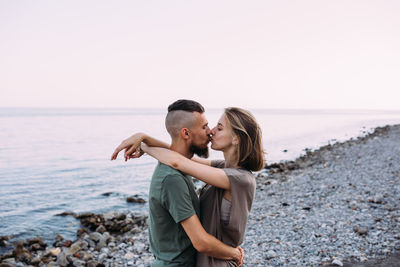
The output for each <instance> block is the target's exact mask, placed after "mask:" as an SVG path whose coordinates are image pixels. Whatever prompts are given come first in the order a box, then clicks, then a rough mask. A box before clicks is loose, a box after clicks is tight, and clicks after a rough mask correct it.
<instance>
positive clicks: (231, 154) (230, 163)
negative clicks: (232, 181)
mask: <svg viewBox="0 0 400 267" xmlns="http://www.w3.org/2000/svg"><path fill="white" fill-rule="evenodd" d="M236 157H237V156H236V151H235V149H234V148H233V147H232V149H229V150H227V151H224V159H225V168H239V167H238V165H237V159H236Z"/></svg>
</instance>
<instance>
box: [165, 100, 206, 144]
mask: <svg viewBox="0 0 400 267" xmlns="http://www.w3.org/2000/svg"><path fill="white" fill-rule="evenodd" d="M194 112H199V113H204V107H203V106H202V105H201V104H200V103H198V102H196V101H193V100H186V99H180V100H177V101H175V102H174V103H172V104H171V105H169V106H168V114H167V117H166V118H165V127H166V128H167V131H168V133H169V134H170V135H171V137H172V139H175V138H177V137H178V136H179V131H180V130H181V129H182V128H188V129H191V128H192V127H193V126H194V123H195V118H196V117H195V114H194Z"/></svg>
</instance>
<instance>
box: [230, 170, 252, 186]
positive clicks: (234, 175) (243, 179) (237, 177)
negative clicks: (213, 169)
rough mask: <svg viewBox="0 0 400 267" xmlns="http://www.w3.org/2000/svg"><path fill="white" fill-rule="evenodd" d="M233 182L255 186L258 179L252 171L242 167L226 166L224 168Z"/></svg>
mask: <svg viewBox="0 0 400 267" xmlns="http://www.w3.org/2000/svg"><path fill="white" fill-rule="evenodd" d="M223 170H224V171H225V173H226V175H227V176H228V178H229V181H230V182H231V185H232V184H237V185H239V186H255V184H256V179H255V177H254V175H253V173H252V172H251V171H248V170H245V169H240V168H224V169H223Z"/></svg>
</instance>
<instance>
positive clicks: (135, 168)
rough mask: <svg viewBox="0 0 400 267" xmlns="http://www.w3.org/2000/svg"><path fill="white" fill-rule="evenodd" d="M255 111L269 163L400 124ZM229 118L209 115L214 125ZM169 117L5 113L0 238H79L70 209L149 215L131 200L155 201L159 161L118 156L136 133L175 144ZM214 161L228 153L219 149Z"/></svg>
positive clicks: (0, 129) (371, 114)
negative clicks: (153, 185) (167, 124)
mask: <svg viewBox="0 0 400 267" xmlns="http://www.w3.org/2000/svg"><path fill="white" fill-rule="evenodd" d="M250 111H251V112H252V113H253V115H254V116H255V117H256V119H257V121H258V122H259V124H260V125H261V128H262V131H263V145H264V148H265V151H266V153H267V154H266V158H267V163H268V164H271V163H274V162H280V161H284V160H293V159H295V158H297V157H299V156H300V155H302V154H303V153H305V151H306V149H311V150H314V149H317V148H319V147H320V146H323V145H326V144H329V143H330V144H332V143H335V142H343V141H345V140H348V139H351V138H356V137H359V136H363V135H366V134H368V133H369V132H371V131H373V129H374V128H375V127H380V126H385V125H392V124H399V123H400V110H398V111H390V110H290V109H282V110H280V109H254V110H252V109H250ZM222 113H223V109H222V108H221V109H209V110H207V112H206V113H205V115H206V117H207V119H208V122H209V125H210V126H214V125H216V123H217V122H218V119H219V118H220V116H221V114H222ZM165 115H166V110H165V109H161V108H160V109H122V108H115V109H100V108H98V109H93V108H79V109H77V108H70V109H63V108H0V236H9V235H11V236H12V237H13V240H21V239H30V238H34V237H42V238H43V240H44V241H45V242H48V243H50V244H51V243H53V242H54V240H55V236H56V235H57V234H61V235H63V236H64V237H65V238H67V239H71V240H74V239H75V237H76V231H77V229H78V228H79V226H80V222H79V221H78V220H76V219H75V218H73V217H72V216H67V217H60V216H56V215H57V214H60V213H62V212H65V211H72V212H75V213H84V212H93V213H104V212H110V211H116V212H127V211H130V212H138V213H147V209H148V206H147V204H135V203H127V201H126V198H127V197H128V196H132V195H138V196H140V197H143V198H145V199H147V196H148V189H149V184H150V179H151V175H152V172H153V170H154V167H155V166H156V163H157V162H156V160H154V159H153V158H151V157H150V156H148V155H145V156H143V157H141V158H139V159H134V160H129V161H128V162H125V161H124V160H123V156H122V154H121V155H120V156H119V158H118V159H117V160H116V161H111V160H110V157H111V154H112V152H113V151H114V149H115V148H116V147H117V146H118V145H119V144H120V143H121V141H122V140H123V139H125V138H127V137H129V136H130V135H132V134H133V133H136V132H145V133H148V134H150V135H152V136H154V137H156V138H159V139H161V140H164V141H167V142H168V141H169V140H170V139H169V136H168V134H167V133H166V130H165V127H164V118H165ZM210 158H211V159H219V158H220V159H221V158H223V155H222V154H221V153H220V152H217V151H211V153H210Z"/></svg>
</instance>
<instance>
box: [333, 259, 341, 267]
mask: <svg viewBox="0 0 400 267" xmlns="http://www.w3.org/2000/svg"><path fill="white" fill-rule="evenodd" d="M332 265H337V266H343V263H342V262H341V261H340V260H338V259H334V260H333V261H332Z"/></svg>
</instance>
